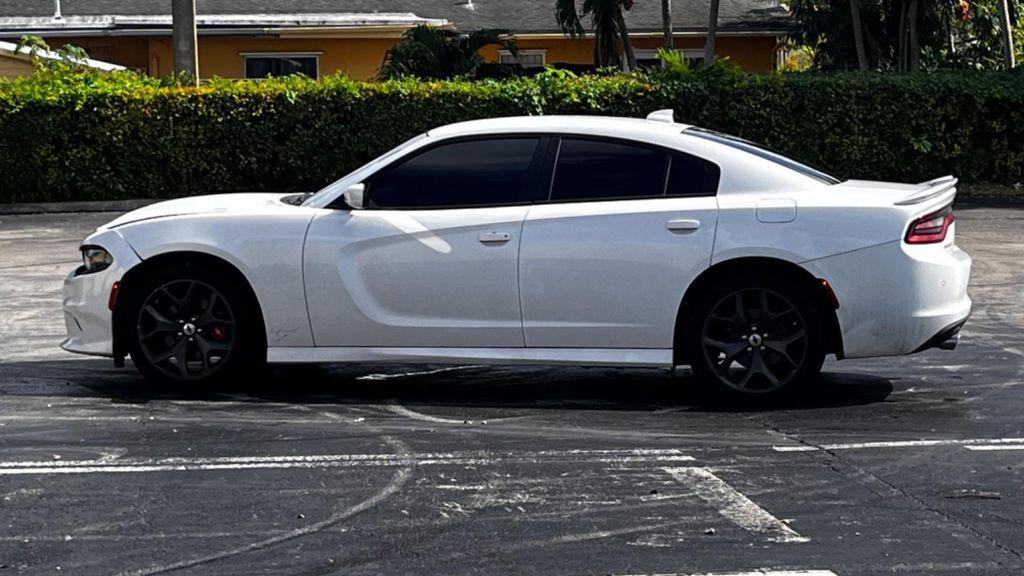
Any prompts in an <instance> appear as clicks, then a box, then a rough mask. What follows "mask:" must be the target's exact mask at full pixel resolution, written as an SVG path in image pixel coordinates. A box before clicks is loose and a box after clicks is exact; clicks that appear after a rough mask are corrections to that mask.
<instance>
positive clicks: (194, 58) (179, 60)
mask: <svg viewBox="0 0 1024 576" xmlns="http://www.w3.org/2000/svg"><path fill="white" fill-rule="evenodd" d="M171 28H172V31H171V40H172V42H173V44H174V75H175V76H177V77H178V80H179V81H181V82H187V83H189V84H195V85H198V84H199V55H198V53H197V50H196V0H174V2H173V4H171Z"/></svg>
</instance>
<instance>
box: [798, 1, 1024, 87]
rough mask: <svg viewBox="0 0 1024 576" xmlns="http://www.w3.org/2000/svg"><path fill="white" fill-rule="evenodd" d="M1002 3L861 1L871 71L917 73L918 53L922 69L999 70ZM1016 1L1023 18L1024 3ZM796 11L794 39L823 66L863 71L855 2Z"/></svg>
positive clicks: (815, 4) (802, 4)
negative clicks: (859, 63)
mask: <svg viewBox="0 0 1024 576" xmlns="http://www.w3.org/2000/svg"><path fill="white" fill-rule="evenodd" d="M997 1H998V0H970V1H968V0H860V2H859V4H860V16H861V26H862V28H861V29H862V30H863V33H864V43H865V49H866V52H867V57H868V62H869V67H870V68H871V69H875V70H913V69H914V66H913V64H912V62H913V58H914V54H915V53H916V54H917V55H918V57H919V59H920V68H921V69H926V70H928V69H939V68H979V69H985V68H997V67H998V66H999V61H1000V60H999V59H1000V54H1001V44H1000V39H999V11H998V7H997ZM1010 3H1011V5H1012V7H1013V8H1014V9H1015V12H1016V14H1017V15H1019V14H1020V13H1021V9H1022V8H1024V1H1022V0H1011V2H1010ZM791 10H792V14H793V21H794V24H795V29H794V30H793V32H792V34H791V37H792V39H793V40H795V41H796V42H798V43H800V44H804V45H808V46H812V47H814V49H815V66H816V67H817V68H819V69H823V70H855V69H857V52H856V47H855V43H854V23H853V19H852V16H851V10H850V2H849V0H839V1H833V0H793V1H792V3H791ZM915 12H916V18H914V15H915ZM1014 20H1016V18H1014ZM915 43H916V45H917V46H918V47H919V48H918V50H914V45H915Z"/></svg>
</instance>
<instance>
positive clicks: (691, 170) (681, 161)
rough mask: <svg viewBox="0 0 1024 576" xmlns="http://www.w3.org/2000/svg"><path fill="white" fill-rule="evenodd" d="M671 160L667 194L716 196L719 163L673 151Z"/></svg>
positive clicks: (666, 188)
mask: <svg viewBox="0 0 1024 576" xmlns="http://www.w3.org/2000/svg"><path fill="white" fill-rule="evenodd" d="M669 162H670V164H669V170H668V185H667V186H666V187H665V194H666V195H668V196H714V195H715V193H716V192H718V178H719V175H720V171H719V169H718V165H717V164H713V163H711V162H708V161H707V160H701V159H700V158H696V157H694V156H688V155H686V154H680V153H673V154H672V155H671V160H670V161H669Z"/></svg>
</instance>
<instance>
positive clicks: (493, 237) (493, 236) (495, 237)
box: [478, 232, 512, 244]
mask: <svg viewBox="0 0 1024 576" xmlns="http://www.w3.org/2000/svg"><path fill="white" fill-rule="evenodd" d="M478 238H479V240H480V243H481V244H504V243H505V242H508V241H509V240H510V239H511V238H512V235H511V234H509V233H508V232H481V233H480V236H478Z"/></svg>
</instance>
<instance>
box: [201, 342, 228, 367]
mask: <svg viewBox="0 0 1024 576" xmlns="http://www.w3.org/2000/svg"><path fill="white" fill-rule="evenodd" d="M195 340H196V347H197V348H199V353H200V354H201V355H202V357H203V366H206V367H211V366H213V365H212V364H210V352H220V351H223V352H227V351H228V350H230V349H231V347H230V346H228V345H226V344H219V343H217V342H210V341H209V340H207V339H206V338H204V337H203V336H200V335H199V334H196V336H195ZM221 356H222V357H223V354H222V355H221Z"/></svg>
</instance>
